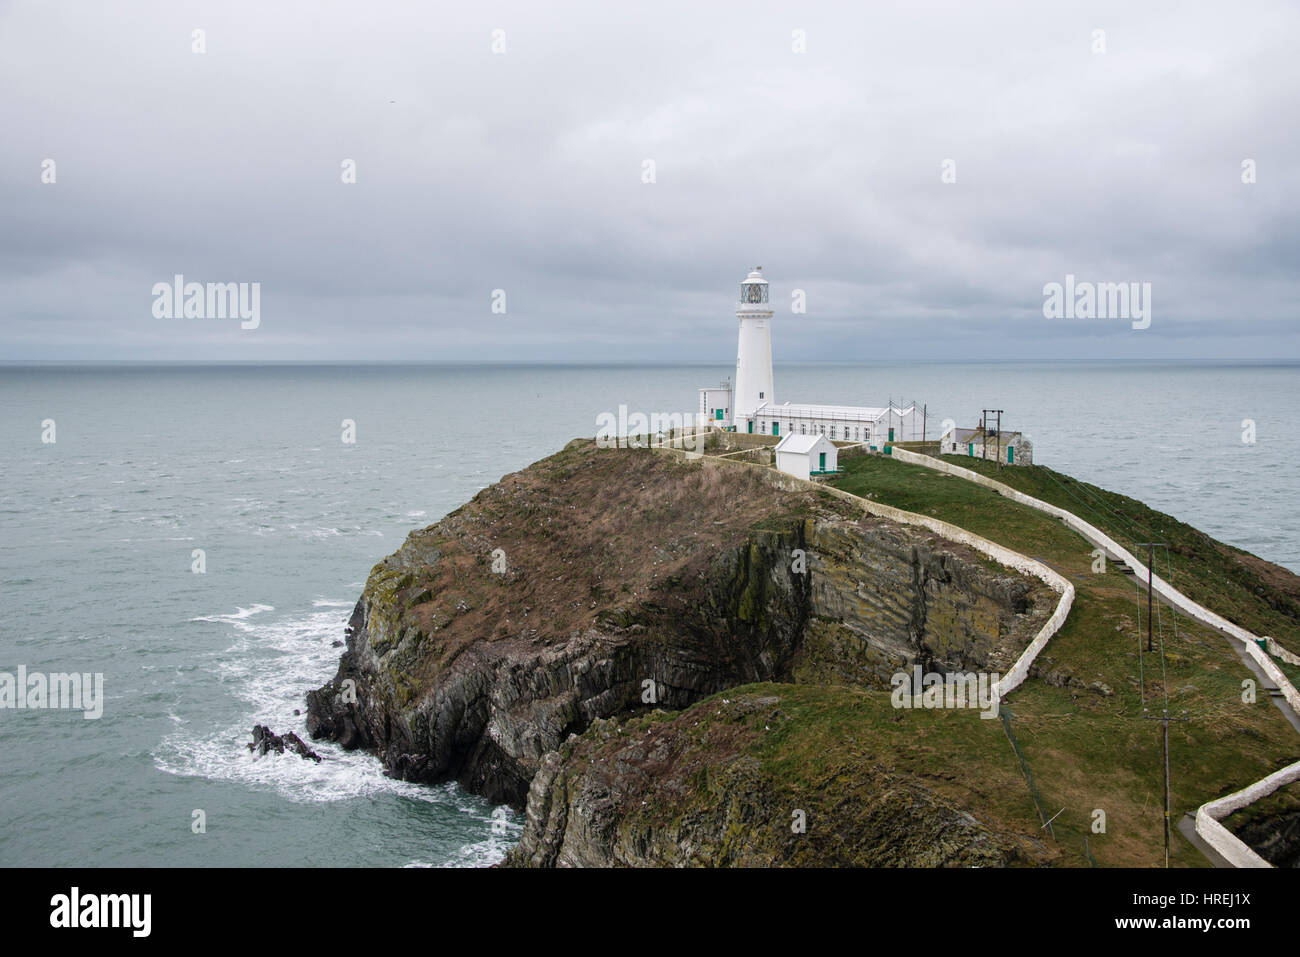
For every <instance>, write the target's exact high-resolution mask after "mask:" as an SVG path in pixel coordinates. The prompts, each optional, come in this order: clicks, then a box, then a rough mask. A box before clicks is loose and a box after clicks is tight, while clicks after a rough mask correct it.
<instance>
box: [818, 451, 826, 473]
mask: <svg viewBox="0 0 1300 957" xmlns="http://www.w3.org/2000/svg"><path fill="white" fill-rule="evenodd" d="M817 471H818V472H825V471H826V453H825V452H822V453H821V454H820V455H819V456H817Z"/></svg>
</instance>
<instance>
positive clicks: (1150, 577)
mask: <svg viewBox="0 0 1300 957" xmlns="http://www.w3.org/2000/svg"><path fill="white" fill-rule="evenodd" d="M1135 544H1136V545H1137V547H1138V548H1141V547H1142V546H1143V545H1145V546H1146V549H1147V651H1148V652H1150V651H1152V646H1151V619H1152V611H1151V608H1152V605H1154V604H1155V600H1154V598H1153V597H1152V591H1153V590H1154V589H1153V587H1152V586H1153V584H1154V579H1155V553H1156V546H1157V545H1159V546H1161V547H1162V548H1168V547H1169V545H1168V543H1166V542H1136V543H1135Z"/></svg>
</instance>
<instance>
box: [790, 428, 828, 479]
mask: <svg viewBox="0 0 1300 957" xmlns="http://www.w3.org/2000/svg"><path fill="white" fill-rule="evenodd" d="M839 452H840V450H839V449H838V448H836V447H835V445H834V444H833V443H832V442H831V440H830V439H828V438H826V436H824V435H787V436H786V437H785V438H783V439H782V440H781V441H780V442H778V443H777V444H776V467H777V470H778V471H780V472H785V473H786V474H787V475H794V476H797V477H798V478H801V479H806V478H811V477H812V476H814V475H833V474H835V472H836V471H838V469H839Z"/></svg>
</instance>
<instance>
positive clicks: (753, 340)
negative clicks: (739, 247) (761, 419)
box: [731, 266, 775, 432]
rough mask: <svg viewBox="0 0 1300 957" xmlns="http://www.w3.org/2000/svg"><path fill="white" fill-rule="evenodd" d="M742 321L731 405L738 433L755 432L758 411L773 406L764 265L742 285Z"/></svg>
mask: <svg viewBox="0 0 1300 957" xmlns="http://www.w3.org/2000/svg"><path fill="white" fill-rule="evenodd" d="M736 318H737V319H739V320H740V345H739V347H738V349H737V351H736V391H735V395H734V398H733V399H732V403H731V408H732V411H733V413H734V416H733V418H732V424H733V425H735V427H736V431H737V432H753V431H755V428H754V425H755V423H754V410H755V409H757V408H758V407H759V406H761V405H763V404H764V403H766V404H768V405H772V404H773V403H774V402H775V397H774V396H773V394H772V328H771V319H772V310H771V308H770V307H769V305H768V301H767V280H766V279H764V278H763V267H762V266H755V267H754V270H753V272H751V273H750V274H749V275H748V276H746V277H745V281H744V282H742V283H741V284H740V302H739V303H738V304H737V305H736Z"/></svg>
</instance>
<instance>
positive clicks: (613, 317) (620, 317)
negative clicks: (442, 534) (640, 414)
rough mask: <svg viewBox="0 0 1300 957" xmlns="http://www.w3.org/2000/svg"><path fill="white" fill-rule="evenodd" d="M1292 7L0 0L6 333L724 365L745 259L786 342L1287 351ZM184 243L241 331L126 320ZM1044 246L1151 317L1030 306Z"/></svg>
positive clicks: (1219, 354)
mask: <svg viewBox="0 0 1300 957" xmlns="http://www.w3.org/2000/svg"><path fill="white" fill-rule="evenodd" d="M195 30H202V31H204V32H203V34H202V38H203V45H204V47H205V52H202V53H198V52H194V45H195V39H194V31H195ZM496 30H499V31H503V33H501V34H497V35H496V42H497V45H498V46H500V44H501V42H502V41H503V42H504V52H494V50H493V44H494V33H493V31H496ZM1097 30H1103V31H1104V46H1105V52H1095V51H1094V48H1095V47H1096V46H1097V43H1098V40H1097V35H1096V34H1095V33H1094V31H1097ZM796 31H802V33H801V34H797V33H796ZM1298 36H1300V7H1297V5H1296V4H1294V3H1289V2H1278V3H1270V2H1253V0H1245V2H1234V3H1225V2H1206V3H1194V2H1187V0H1177V2H1165V3H1159V2H1143V3H1132V2H1120V3H1063V2H1051V3H1043V2H1031V0H1025V2H1021V3H1009V4H999V3H971V2H950V3H948V2H936V3H925V2H916V0H910V2H902V3H897V4H893V3H875V2H873V3H861V2H835V3H807V2H799V3H770V4H765V3H755V2H746V3H743V4H742V3H736V4H707V5H705V4H702V3H700V2H698V0H696V2H687V3H665V2H655V3H650V4H633V3H611V2H593V3H584V4H562V3H551V2H540V0H529V2H520V3H503V4H491V3H462V4H442V3H439V4H432V3H423V2H414V0H413V2H409V3H391V4H390V3H380V2H373V0H367V2H366V3H355V2H353V3H347V4H342V3H327V2H325V3H323V2H320V0H311V2H301V3H292V2H283V0H276V2H273V3H272V2H265V0H258V2H246V3H245V2H230V0H222V2H219V3H218V2H211V3H185V2H177V0H159V2H132V0H119V2H113V3H104V4H92V3H85V2H49V0H40V2H37V0H32V2H27V0H20V2H4V0H0V91H3V95H2V96H0V130H3V135H0V200H2V202H0V216H2V217H3V228H0V245H2V247H3V255H2V257H0V359H28V358H40V359H104V358H119V357H120V358H133V359H151V358H160V359H161V358H167V359H223V358H230V359H350V358H364V359H385V358H395V359H428V360H458V359H485V360H486V359H509V360H528V359H546V360H565V359H581V360H623V361H626V360H637V359H648V360H659V359H673V358H683V357H685V358H691V359H694V360H697V361H713V360H720V361H723V362H724V363H725V362H726V361H731V360H732V359H733V358H734V354H735V335H736V329H735V318H734V315H733V309H734V301H735V300H736V298H737V293H738V284H739V282H740V280H741V279H742V278H743V277H744V275H745V273H746V272H747V270H748V268H749V267H751V266H753V265H756V264H761V265H762V266H763V267H764V272H765V273H766V275H767V277H768V278H769V280H770V281H771V283H772V290H773V296H772V298H773V304H774V308H775V310H776V318H775V320H774V331H773V343H774V349H775V352H776V357H777V359H778V361H780V360H782V359H790V360H794V359H840V360H874V359H904V360H918V359H962V358H972V359H978V358H988V357H997V358H1006V359H1030V360H1038V359H1048V358H1057V357H1067V358H1099V359H1100V358H1113V359H1117V360H1134V359H1183V358H1192V359H1209V358H1236V357H1239V358H1271V359H1286V360H1293V359H1297V358H1300V333H1298V331H1297V330H1300V325H1298V324H1297V322H1296V320H1297V303H1300V296H1298V295H1297V293H1298V292H1300V283H1298V282H1297V263H1298V262H1300V226H1298V225H1297V222H1298V220H1297V213H1298V212H1300V210H1298V209H1297V207H1298V206H1300V169H1298V166H1297V148H1298V147H1300V123H1297V117H1300V56H1297V49H1296V42H1297V37H1298ZM800 37H802V38H803V43H804V44H805V45H806V52H802V53H800V52H796V51H795V49H794V48H795V47H796V46H797V45H798V43H799V42H800ZM46 160H53V161H54V166H53V171H54V182H53V183H49V182H43V181H42V179H43V171H44V170H46V169H48V164H46V163H45V161H46ZM345 160H353V161H354V162H355V164H356V182H355V183H344V182H343V175H342V164H343V163H344V161H345ZM647 160H651V161H653V164H654V182H651V183H647V182H644V181H643V180H644V179H645V178H646V173H645V170H646V161H647ZM945 160H952V161H953V162H954V163H955V173H956V182H948V183H945V182H943V175H942V174H943V172H944V162H945ZM1245 160H1253V161H1254V164H1255V171H1256V172H1255V176H1256V180H1257V181H1256V182H1254V183H1243V181H1242V179H1243V169H1242V164H1243V161H1245ZM45 178H48V175H47V176H46V177H45ZM178 273H179V274H182V275H183V276H184V277H185V279H186V280H187V281H196V282H258V283H260V296H261V299H260V316H259V320H260V323H259V325H258V326H257V328H255V329H241V328H240V323H239V321H238V320H232V319H215V318H213V319H184V318H171V319H167V318H158V317H156V316H155V315H154V310H153V306H154V294H153V291H152V290H153V287H154V284H155V283H159V282H171V281H172V277H173V276H174V275H175V274H178ZM1067 274H1073V275H1074V276H1075V277H1076V278H1077V279H1078V280H1079V281H1093V282H1140V283H1141V282H1149V283H1150V284H1151V305H1152V311H1151V324H1150V328H1147V329H1141V330H1138V329H1133V328H1132V327H1131V324H1130V323H1129V322H1128V321H1125V320H1123V319H1048V318H1045V317H1044V315H1043V300H1044V294H1043V287H1044V284H1046V283H1050V282H1063V281H1064V278H1065V276H1066V275H1067ZM497 289H500V290H504V291H505V308H506V311H505V313H504V314H494V313H493V311H492V301H493V298H492V297H493V290H497ZM797 289H798V290H803V291H804V293H805V295H806V300H807V311H806V313H802V314H799V313H794V312H792V309H791V303H792V298H791V297H792V293H793V292H794V291H795V290H797Z"/></svg>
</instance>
